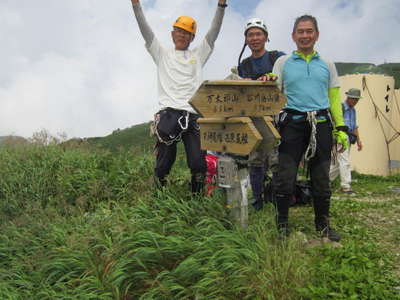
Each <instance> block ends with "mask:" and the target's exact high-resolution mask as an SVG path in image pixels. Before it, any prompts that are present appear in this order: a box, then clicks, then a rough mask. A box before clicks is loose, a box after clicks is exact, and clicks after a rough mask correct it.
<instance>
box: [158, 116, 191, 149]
mask: <svg viewBox="0 0 400 300" xmlns="http://www.w3.org/2000/svg"><path fill="white" fill-rule="evenodd" d="M182 119H183V120H184V121H185V124H183V123H182ZM177 122H178V124H179V126H180V127H181V129H182V131H181V132H180V133H179V134H178V135H177V136H176V137H174V138H172V137H171V136H170V138H171V140H167V141H166V140H163V138H162V137H161V136H160V134H159V133H158V130H157V128H158V123H160V114H156V117H155V119H154V133H155V134H156V136H157V139H158V140H159V141H160V143H164V144H165V145H167V146H170V145H172V144H173V143H174V142H179V141H180V140H181V139H182V133H184V132H185V131H186V130H187V129H188V127H189V112H186V114H185V115H183V116H181V117H179V119H178V121H177Z"/></svg>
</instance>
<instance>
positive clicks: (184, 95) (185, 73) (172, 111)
mask: <svg viewBox="0 0 400 300" xmlns="http://www.w3.org/2000/svg"><path fill="white" fill-rule="evenodd" d="M131 1H132V6H133V11H134V13H135V16H136V20H137V22H138V25H139V29H140V31H141V33H142V36H143V38H144V40H145V42H146V49H147V51H149V53H150V55H151V56H152V58H153V60H154V62H155V64H156V65H157V78H158V102H159V106H160V110H159V111H158V113H157V114H156V115H155V122H154V124H155V126H154V129H155V134H156V135H157V138H158V140H157V144H156V155H157V158H156V166H155V182H156V185H157V186H158V187H162V186H165V184H166V176H167V175H168V174H169V172H170V170H171V168H172V165H173V164H174V162H175V159H176V146H177V142H178V141H179V140H182V141H183V144H184V146H185V151H186V158H187V163H188V166H189V168H190V170H191V175H192V178H191V190H192V193H194V194H199V193H201V192H202V191H203V188H204V179H205V173H206V169H207V167H206V162H205V151H202V150H201V148H200V132H199V125H198V124H197V119H198V115H197V114H196V112H195V111H194V109H193V108H192V107H191V105H190V104H189V103H188V101H189V100H190V99H191V97H192V96H193V95H194V93H195V92H196V91H197V89H198V87H199V86H200V84H201V82H202V68H203V67H204V65H205V63H206V62H207V60H208V58H209V57H210V55H211V53H212V51H213V49H214V43H215V41H216V39H217V37H218V34H219V31H220V29H221V25H222V20H223V17H224V11H225V7H226V6H227V4H226V0H218V1H217V4H218V6H217V10H216V14H215V16H214V19H213V21H212V25H211V28H210V30H209V31H208V33H207V34H206V36H205V38H204V40H203V41H201V42H200V44H199V46H198V47H196V48H194V49H192V50H189V46H190V44H191V43H192V41H193V40H194V38H195V35H196V31H197V23H196V21H195V20H194V19H193V18H191V17H187V16H181V17H179V18H177V19H176V21H175V22H174V24H173V27H172V32H171V37H172V41H173V43H174V48H173V49H166V48H164V47H163V46H162V45H161V44H160V43H159V41H158V39H157V38H156V37H155V35H154V33H153V31H152V29H151V28H150V26H149V24H148V23H147V21H146V19H145V17H144V14H143V11H142V8H141V5H140V1H139V0H131Z"/></svg>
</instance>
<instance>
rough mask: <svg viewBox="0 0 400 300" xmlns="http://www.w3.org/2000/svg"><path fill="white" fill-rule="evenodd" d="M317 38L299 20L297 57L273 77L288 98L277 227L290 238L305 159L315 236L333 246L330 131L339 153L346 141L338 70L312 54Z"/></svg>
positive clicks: (308, 23) (310, 20)
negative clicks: (292, 205) (293, 202)
mask: <svg viewBox="0 0 400 300" xmlns="http://www.w3.org/2000/svg"><path fill="white" fill-rule="evenodd" d="M318 37H319V30H318V24H317V20H316V19H315V18H314V17H313V16H309V15H304V16H301V17H299V18H297V19H296V21H295V24H294V27H293V32H292V38H293V41H294V42H295V43H296V45H297V51H294V52H293V53H292V54H291V55H286V56H282V57H280V58H278V60H277V61H276V63H275V65H274V68H273V71H272V72H273V73H274V74H276V75H277V76H278V85H279V87H280V89H281V90H282V91H283V92H284V94H285V95H286V97H287V105H286V107H285V108H284V111H283V112H282V113H281V114H280V117H279V122H278V126H279V130H280V134H281V144H280V145H279V166H278V173H277V178H276V186H275V189H276V201H277V226H278V230H279V232H280V234H281V235H282V236H287V235H288V234H289V229H288V216H289V205H290V202H291V198H292V195H293V192H294V186H295V182H296V177H297V171H298V167H299V163H300V160H301V158H302V156H303V155H304V158H305V161H306V162H307V164H308V167H309V171H310V176H311V184H312V193H313V201H314V212H315V226H316V230H317V231H318V232H320V234H321V235H322V236H324V237H327V238H329V239H330V240H332V241H339V240H340V235H339V234H338V233H336V232H335V231H334V230H333V229H332V227H331V226H330V224H329V207H330V197H331V190H330V183H329V167H330V162H331V149H332V145H333V139H332V130H333V128H335V130H334V133H335V136H336V141H337V143H338V144H341V145H342V146H343V147H342V148H343V149H344V148H347V147H348V141H347V135H346V133H345V131H346V127H345V125H344V122H343V115H342V108H341V103H340V95H339V80H338V76H337V72H336V68H335V65H334V64H333V63H332V62H330V61H327V60H326V59H324V58H323V57H322V56H321V55H320V54H319V53H318V52H316V51H315V50H314V45H315V43H316V42H317V40H318ZM331 116H332V118H333V120H332V121H333V122H332V121H331Z"/></svg>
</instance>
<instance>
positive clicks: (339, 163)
mask: <svg viewBox="0 0 400 300" xmlns="http://www.w3.org/2000/svg"><path fill="white" fill-rule="evenodd" d="M346 95H347V98H346V100H345V101H343V103H342V109H343V117H344V122H345V124H346V126H347V127H348V130H349V131H348V135H349V144H350V145H352V144H357V150H358V151H361V150H362V148H363V144H362V143H361V139H360V134H359V130H358V125H357V115H356V110H355V106H356V105H357V103H358V101H359V100H360V99H361V91H360V90H359V89H356V88H352V89H349V90H348V91H347V92H346ZM339 173H340V186H341V191H342V192H343V193H348V194H351V193H354V191H353V189H352V188H351V166H350V148H349V149H346V150H345V151H343V152H338V153H337V157H336V159H332V163H331V169H330V173H329V177H330V180H331V181H333V180H335V178H336V177H337V176H338V175H339Z"/></svg>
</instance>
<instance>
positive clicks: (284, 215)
mask: <svg viewBox="0 0 400 300" xmlns="http://www.w3.org/2000/svg"><path fill="white" fill-rule="evenodd" d="M289 205H290V196H288V195H281V194H277V195H276V210H277V216H276V225H277V229H278V234H279V238H280V239H285V238H287V237H288V236H289V233H290V232H289Z"/></svg>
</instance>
